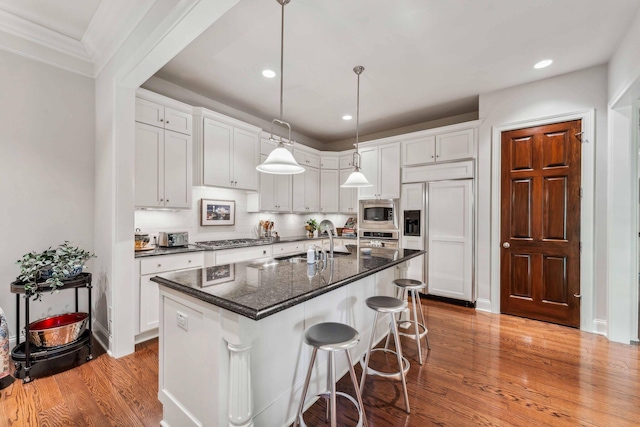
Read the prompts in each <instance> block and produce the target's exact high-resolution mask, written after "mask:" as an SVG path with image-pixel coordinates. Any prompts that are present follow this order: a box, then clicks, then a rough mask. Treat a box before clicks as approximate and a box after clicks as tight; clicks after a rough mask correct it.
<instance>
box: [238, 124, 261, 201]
mask: <svg viewBox="0 0 640 427" xmlns="http://www.w3.org/2000/svg"><path fill="white" fill-rule="evenodd" d="M259 149H260V147H259V145H258V135H256V134H253V133H250V132H246V131H243V130H241V129H234V130H233V157H232V158H233V171H232V177H233V180H234V185H233V186H234V187H235V188H242V189H245V190H257V189H258V171H257V170H256V166H258V164H257V163H256V162H257V161H258V156H259V151H258V150H259Z"/></svg>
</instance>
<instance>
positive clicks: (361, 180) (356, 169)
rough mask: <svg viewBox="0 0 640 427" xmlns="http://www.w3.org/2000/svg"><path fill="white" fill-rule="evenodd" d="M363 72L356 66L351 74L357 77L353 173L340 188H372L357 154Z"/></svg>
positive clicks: (359, 66) (362, 68)
mask: <svg viewBox="0 0 640 427" xmlns="http://www.w3.org/2000/svg"><path fill="white" fill-rule="evenodd" d="M363 71H364V67H363V66H361V65H358V66H356V67H355V68H354V69H353V72H354V73H356V75H357V76H358V95H357V99H358V101H357V105H356V144H355V145H356V151H355V153H353V172H351V175H349V177H348V178H347V180H346V181H345V182H344V184H342V185H341V186H340V187H344V188H353V187H373V184H371V183H370V182H369V181H367V178H366V177H365V176H364V174H363V173H362V172H360V153H359V152H358V125H359V124H360V74H362V72H363Z"/></svg>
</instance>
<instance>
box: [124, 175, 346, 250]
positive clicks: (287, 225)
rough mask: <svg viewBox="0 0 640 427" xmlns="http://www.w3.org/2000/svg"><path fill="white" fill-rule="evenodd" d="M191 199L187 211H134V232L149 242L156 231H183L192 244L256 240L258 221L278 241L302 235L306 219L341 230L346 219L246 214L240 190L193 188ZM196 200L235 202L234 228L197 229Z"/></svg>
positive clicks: (225, 226) (226, 226) (322, 216)
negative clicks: (271, 224) (144, 235)
mask: <svg viewBox="0 0 640 427" xmlns="http://www.w3.org/2000/svg"><path fill="white" fill-rule="evenodd" d="M192 196H193V202H192V203H193V206H192V209H191V210H175V211H172V210H150V209H136V211H135V226H136V228H139V229H140V230H141V231H142V232H144V233H148V234H149V235H150V236H152V237H151V241H152V242H153V236H157V235H158V232H160V231H187V232H189V241H190V242H192V243H194V242H201V241H207V240H225V239H240V238H258V237H259V236H258V224H259V222H260V220H265V221H273V222H274V223H275V226H274V231H277V232H278V234H279V235H280V236H282V237H296V236H302V235H304V234H305V229H304V225H305V223H306V221H307V219H309V218H315V219H316V220H317V221H318V223H319V222H320V221H322V220H323V219H328V220H330V221H332V222H333V224H334V225H335V226H336V227H342V226H343V225H344V223H345V221H346V220H347V218H348V215H343V214H327V215H323V214H315V215H297V214H278V213H253V212H247V193H246V192H245V191H243V190H233V189H225V188H212V187H193V195H192ZM200 199H212V200H234V201H235V202H236V217H235V225H216V226H201V225H200ZM132 233H133V231H132Z"/></svg>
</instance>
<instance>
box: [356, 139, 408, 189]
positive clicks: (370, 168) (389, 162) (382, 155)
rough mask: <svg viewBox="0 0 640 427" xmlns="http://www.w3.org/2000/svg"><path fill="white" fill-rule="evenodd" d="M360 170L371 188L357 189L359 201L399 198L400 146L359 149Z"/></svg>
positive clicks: (395, 144) (390, 145) (389, 145)
mask: <svg viewBox="0 0 640 427" xmlns="http://www.w3.org/2000/svg"><path fill="white" fill-rule="evenodd" d="M360 156H361V157H360V160H361V161H360V168H361V171H362V173H363V174H364V176H365V177H366V178H367V180H369V182H370V183H372V184H373V186H372V187H361V188H359V195H360V199H398V198H400V144H399V143H392V144H385V145H381V146H378V147H366V148H362V149H360Z"/></svg>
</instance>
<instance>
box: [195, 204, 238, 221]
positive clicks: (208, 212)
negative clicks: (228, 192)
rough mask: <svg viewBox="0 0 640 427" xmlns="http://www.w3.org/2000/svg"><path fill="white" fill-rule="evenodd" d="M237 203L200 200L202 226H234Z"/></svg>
mask: <svg viewBox="0 0 640 427" xmlns="http://www.w3.org/2000/svg"><path fill="white" fill-rule="evenodd" d="M235 223H236V202H235V201H233V200H208V199H200V225H234V224H235Z"/></svg>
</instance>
